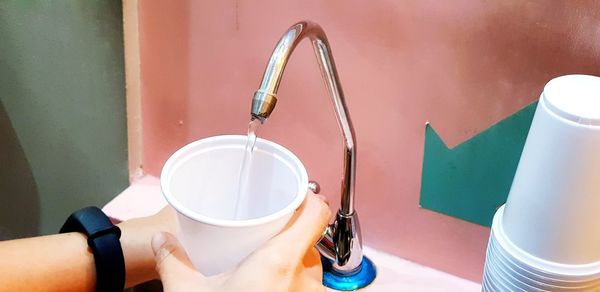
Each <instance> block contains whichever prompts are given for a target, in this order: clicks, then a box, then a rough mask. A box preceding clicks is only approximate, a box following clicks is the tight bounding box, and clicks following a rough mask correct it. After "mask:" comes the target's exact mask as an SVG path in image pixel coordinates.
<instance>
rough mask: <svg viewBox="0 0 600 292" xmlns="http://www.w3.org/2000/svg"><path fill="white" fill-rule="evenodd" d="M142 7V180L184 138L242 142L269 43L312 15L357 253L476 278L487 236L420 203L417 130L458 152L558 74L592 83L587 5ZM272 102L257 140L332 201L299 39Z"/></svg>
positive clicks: (334, 187)
mask: <svg viewBox="0 0 600 292" xmlns="http://www.w3.org/2000/svg"><path fill="white" fill-rule="evenodd" d="M139 5H140V6H139V12H140V14H139V17H140V40H141V44H140V47H141V78H142V80H141V84H142V87H141V90H142V112H143V117H142V118H143V142H144V149H143V151H144V159H143V160H144V161H143V162H144V170H145V171H146V172H147V173H150V174H153V175H159V172H160V169H161V167H162V164H163V163H164V161H165V160H166V158H167V157H168V156H169V155H170V154H171V153H172V152H173V151H175V150H176V149H177V148H179V147H181V146H183V145H184V144H186V143H188V142H191V141H193V140H196V139H200V138H203V137H207V136H212V135H219V134H231V133H238V134H242V133H244V132H245V130H246V124H247V122H248V115H249V107H250V100H251V97H252V94H253V92H254V91H255V90H256V88H257V86H258V84H259V81H260V78H261V77H262V73H263V70H264V66H265V64H266V62H267V59H268V57H269V56H270V54H271V50H272V49H273V46H274V45H275V43H276V41H277V40H278V38H279V37H280V35H281V34H282V33H283V32H284V31H285V29H286V28H287V27H289V26H290V25H291V24H293V23H294V22H295V21H297V20H301V19H310V20H313V21H315V22H318V23H320V24H321V25H322V26H323V28H324V29H325V31H326V33H327V34H328V36H329V40H330V43H331V45H332V48H333V55H334V57H335V60H336V62H337V67H338V70H339V73H340V79H341V82H342V85H343V88H344V91H345V93H346V97H347V102H348V107H349V109H350V113H351V115H352V118H353V119H354V124H355V127H356V134H357V139H358V170H357V172H358V174H357V177H358V181H357V209H358V210H359V212H360V214H361V220H362V224H363V231H364V240H365V243H366V244H367V245H370V246H373V247H375V248H379V249H382V250H385V251H388V252H390V253H393V254H395V255H398V256H400V257H403V258H406V259H409V260H412V261H415V262H418V263H421V264H425V265H428V266H431V267H434V268H437V269H440V270H443V271H447V272H450V273H453V274H456V275H458V276H461V277H464V278H467V279H470V280H475V281H479V280H480V276H481V272H482V267H483V260H484V253H485V245H486V242H487V237H488V233H489V230H488V229H487V228H484V227H481V226H477V225H474V224H471V223H468V222H465V221H461V220H458V219H454V218H450V217H447V216H444V215H441V214H437V213H435V212H432V211H429V210H424V209H421V208H419V205H418V198H419V187H420V176H421V165H422V159H423V139H424V136H423V133H424V124H425V122H426V121H431V123H432V125H433V126H434V127H435V129H436V130H437V131H438V132H439V133H440V135H441V136H442V137H443V138H444V140H445V141H446V143H447V144H449V146H454V145H456V144H458V143H460V142H462V141H464V140H465V139H468V138H470V137H471V136H473V135H474V134H475V133H478V132H480V131H482V130H484V129H485V128H487V127H489V126H490V125H492V124H494V123H495V122H497V121H499V120H501V119H503V118H505V117H507V116H508V115H510V114H512V113H513V112H515V111H517V110H518V109H520V108H522V107H524V106H526V105H527V104H529V103H531V102H533V101H534V100H536V99H537V98H538V96H539V94H540V92H541V90H542V87H543V85H544V84H545V82H546V81H548V80H549V79H551V78H552V77H554V76H557V75H562V74H567V73H587V74H595V75H600V5H599V4H598V3H597V2H595V1H522V0H515V1H494V2H492V1H471V0H463V1H422V0H419V1H416V0H415V1H392V0H389V1H253V2H250V1H140V4H139ZM279 96H280V99H279V103H278V108H277V110H276V111H275V112H274V114H273V116H272V118H271V119H270V120H269V121H268V123H267V124H266V125H265V126H264V127H263V128H262V129H261V132H260V133H259V136H260V137H263V138H267V139H270V140H274V141H276V142H278V143H280V144H283V145H285V146H286V147H288V148H290V149H291V150H292V151H294V152H295V153H296V154H297V155H298V156H299V157H300V158H301V159H302V160H303V162H304V163H305V164H306V166H307V168H308V170H309V174H310V177H311V178H312V179H316V180H318V181H319V182H320V183H321V185H322V187H323V190H324V193H325V194H326V195H327V196H328V197H329V198H330V200H331V201H332V202H334V203H336V205H337V201H338V200H339V198H338V197H339V195H338V191H339V181H340V175H341V173H340V171H341V163H342V161H341V157H342V156H341V155H342V152H341V150H342V142H341V140H340V134H339V131H338V128H337V125H336V121H335V117H334V115H333V110H332V108H331V105H330V103H329V100H328V97H327V95H326V90H325V86H324V84H323V82H322V81H321V77H320V74H319V71H318V67H317V63H316V61H315V60H314V57H313V52H312V50H311V48H310V45H309V43H308V42H306V43H303V44H301V45H300V46H299V47H298V49H297V51H296V53H295V55H294V56H293V57H292V59H291V61H290V63H289V64H288V68H287V72H286V75H285V77H284V80H283V82H282V84H281V88H280V91H279ZM481 195H485V194H481ZM332 208H336V206H332Z"/></svg>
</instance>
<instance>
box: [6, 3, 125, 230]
mask: <svg viewBox="0 0 600 292" xmlns="http://www.w3.org/2000/svg"><path fill="white" fill-rule="evenodd" d="M122 22H123V21H122V8H121V1H115V0H102V1H100V0H98V1H89V0H88V1H77V0H72V1H50V0H4V1H0V101H1V102H2V103H3V105H4V108H5V110H6V112H7V114H8V117H9V119H10V122H11V124H12V126H13V127H14V130H15V132H16V136H17V138H18V141H19V143H20V145H21V147H22V149H23V151H24V153H25V156H26V158H27V161H28V162H29V165H30V168H31V171H32V173H33V177H34V178H35V183H36V184H37V191H38V193H39V199H40V209H41V214H40V218H41V221H40V223H41V224H40V225H41V230H40V232H41V233H43V234H47V233H55V232H57V231H58V229H59V227H60V225H61V224H62V222H64V220H65V218H66V216H67V215H69V214H70V213H71V212H72V211H74V210H76V209H78V208H81V207H84V206H86V205H103V204H105V203H106V202H108V201H109V200H110V199H111V198H113V197H114V196H115V195H116V194H118V193H119V192H120V191H121V190H123V189H124V188H125V187H126V186H127V183H128V182H127V176H128V175H127V145H126V143H127V133H126V120H125V84H124V83H125V81H124V79H125V77H124V74H125V73H124V60H123V25H122ZM0 143H2V141H1V140H0ZM0 163H2V162H0ZM19 195H21V194H11V193H2V194H0V196H2V197H5V196H19ZM2 201H4V199H2ZM9 208H11V206H8V205H5V204H0V212H3V209H9ZM30 211H31V212H35V211H34V210H21V218H27V216H35V215H36V214H29V212H30ZM0 223H4V222H0Z"/></svg>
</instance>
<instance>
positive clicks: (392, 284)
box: [103, 176, 481, 292]
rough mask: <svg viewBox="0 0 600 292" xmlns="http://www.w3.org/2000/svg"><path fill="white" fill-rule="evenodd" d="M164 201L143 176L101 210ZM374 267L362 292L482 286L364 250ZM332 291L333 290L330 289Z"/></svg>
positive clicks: (121, 211)
mask: <svg viewBox="0 0 600 292" xmlns="http://www.w3.org/2000/svg"><path fill="white" fill-rule="evenodd" d="M166 205H167V202H166V201H165V200H164V198H163V197H162V195H161V193H160V181H159V179H158V178H156V177H153V176H144V177H142V178H140V179H138V180H137V181H135V182H134V183H133V184H131V186H130V187H129V188H127V189H126V190H125V191H123V192H122V193H121V194H120V195H118V196H117V197H116V198H115V199H113V200H112V201H110V202H109V203H108V204H106V206H104V208H103V210H104V212H105V213H106V214H108V216H110V217H111V218H113V219H116V220H118V221H124V220H128V219H131V218H137V217H143V216H149V215H152V214H155V213H156V212H158V211H159V210H160V209H162V208H163V207H164V206H166ZM364 251H365V255H367V256H368V257H369V258H370V259H371V260H372V261H373V262H374V263H375V266H376V268H377V278H375V281H373V283H372V284H371V285H369V286H368V287H366V288H364V289H361V290H360V291H365V292H391V291H419V292H421V291H453V292H454V291H456V292H459V291H481V285H480V284H478V283H474V282H471V281H467V280H465V279H462V278H459V277H456V276H453V275H450V274H447V273H444V272H441V271H438V270H435V269H432V268H428V267H426V266H422V265H419V264H415V263H413V262H410V261H407V260H404V259H401V258H399V257H396V256H393V255H390V254H387V253H384V252H381V251H378V250H375V249H372V248H369V247H366V246H365V247H364ZM331 291H333V290H331Z"/></svg>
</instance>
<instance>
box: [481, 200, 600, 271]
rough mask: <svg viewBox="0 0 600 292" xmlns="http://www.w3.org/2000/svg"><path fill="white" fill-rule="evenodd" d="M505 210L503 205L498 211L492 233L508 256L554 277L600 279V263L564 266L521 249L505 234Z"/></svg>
mask: <svg viewBox="0 0 600 292" xmlns="http://www.w3.org/2000/svg"><path fill="white" fill-rule="evenodd" d="M504 208H505V205H502V206H501V207H500V208H498V210H497V211H496V214H495V215H494V219H493V222H492V232H494V234H495V236H496V239H497V240H496V242H497V243H498V244H500V246H501V247H502V248H503V249H504V250H506V252H507V254H510V256H512V257H513V258H515V259H516V260H518V261H519V262H523V263H524V264H525V265H527V266H529V267H531V268H534V269H535V268H537V269H540V270H542V271H544V272H546V273H548V274H552V275H559V276H562V277H582V278H588V277H592V278H593V277H600V261H596V262H592V263H588V264H580V265H572V264H562V263H556V262H552V261H548V260H545V259H542V258H539V257H536V256H534V255H532V254H530V253H528V252H526V251H524V250H522V249H521V248H519V247H518V246H517V245H515V244H514V243H513V242H512V241H511V240H510V238H509V237H508V236H507V234H506V233H505V232H504V227H503V225H502V222H503V220H501V218H502V217H503V216H504Z"/></svg>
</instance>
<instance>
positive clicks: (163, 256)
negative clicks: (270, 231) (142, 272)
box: [152, 193, 331, 292]
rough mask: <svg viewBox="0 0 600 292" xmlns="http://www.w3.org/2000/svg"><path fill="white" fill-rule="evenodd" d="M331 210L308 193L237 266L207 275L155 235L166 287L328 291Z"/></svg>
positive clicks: (166, 237)
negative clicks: (325, 260) (325, 267)
mask: <svg viewBox="0 0 600 292" xmlns="http://www.w3.org/2000/svg"><path fill="white" fill-rule="evenodd" d="M330 216H331V211H330V209H329V207H328V206H327V203H326V202H325V199H324V197H322V196H318V195H314V194H312V193H309V194H308V196H307V198H306V200H305V201H304V203H303V204H302V205H301V206H300V208H298V210H296V213H295V214H294V216H293V217H292V219H291V220H290V223H289V224H288V225H287V226H286V227H285V229H284V230H283V231H282V232H281V233H279V234H278V235H276V236H275V237H273V238H272V239H271V240H269V241H268V242H267V243H266V244H265V245H264V246H263V247H261V248H260V249H258V250H256V251H255V252H254V253H252V254H251V255H250V256H249V257H248V258H246V259H245V260H244V261H243V262H242V263H241V264H240V265H239V266H238V267H237V268H236V269H235V270H233V271H230V272H227V273H224V274H221V275H217V276H212V277H205V276H203V275H202V274H200V272H198V271H197V270H195V269H194V267H193V266H192V263H191V262H190V260H189V258H188V257H187V255H186V253H185V251H184V249H183V247H182V246H181V245H180V244H179V242H178V241H177V239H175V237H174V236H173V235H171V234H169V233H164V232H162V233H158V234H156V235H155V236H154V237H153V238H152V249H153V250H154V254H155V260H156V269H157V271H158V273H159V274H160V278H161V280H162V283H163V289H164V291H167V292H172V291H265V292H268V291H276V292H280V291H324V290H325V288H324V287H323V285H322V270H321V260H320V256H319V252H318V251H317V250H316V249H315V247H314V244H315V243H316V242H317V240H319V238H320V237H321V235H322V233H323V231H324V230H325V227H326V226H327V223H328V221H329V217H330Z"/></svg>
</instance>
